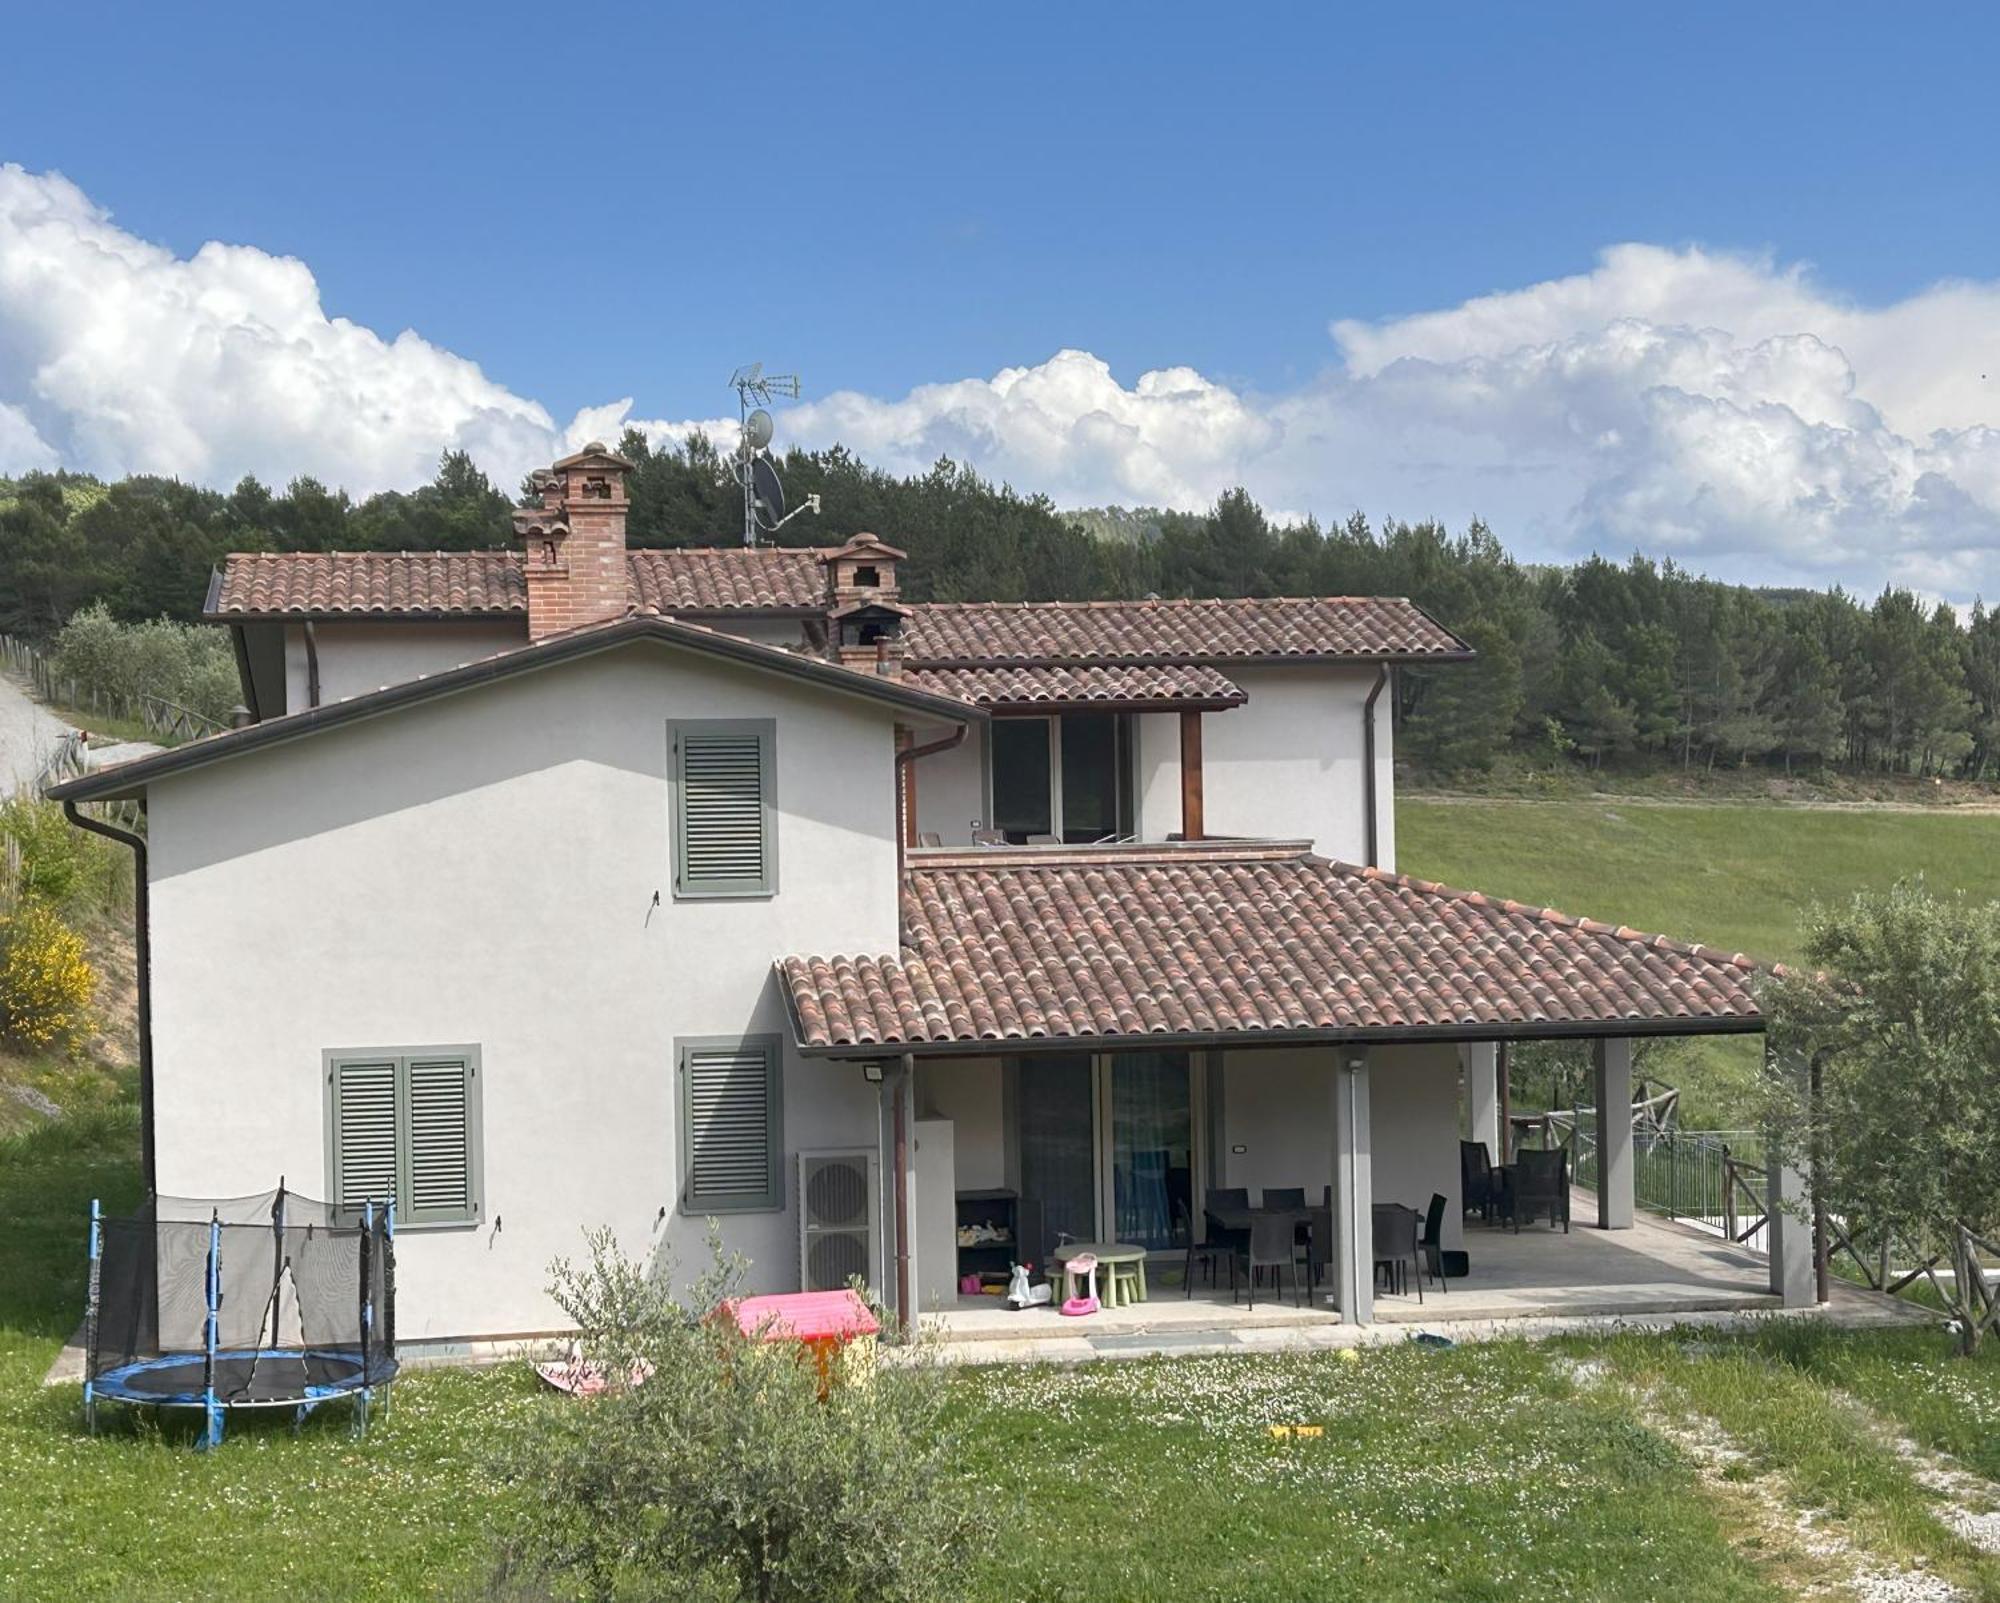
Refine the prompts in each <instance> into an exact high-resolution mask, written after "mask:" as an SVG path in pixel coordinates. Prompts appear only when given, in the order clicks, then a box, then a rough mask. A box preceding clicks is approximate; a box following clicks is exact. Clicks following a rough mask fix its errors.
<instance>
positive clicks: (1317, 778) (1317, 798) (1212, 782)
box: [1134, 665, 1396, 868]
mask: <svg viewBox="0 0 2000 1603" xmlns="http://www.w3.org/2000/svg"><path fill="white" fill-rule="evenodd" d="M1225 671H1226V672H1227V673H1228V675H1229V677H1230V678H1231V679H1233V680H1234V681H1235V682H1236V683H1237V684H1239V685H1241V686H1242V687H1243V689H1244V691H1245V692H1247V693H1248V695H1249V697H1250V700H1249V702H1248V703H1247V704H1246V705H1244V706H1241V707H1234V708H1231V709H1230V710H1229V711H1228V712H1211V713H1203V714H1202V720H1201V746H1202V810H1203V827H1204V829H1205V831H1206V833H1208V834H1210V835H1246V836H1252V837H1256V838H1258V839H1264V840H1285V839H1300V838H1303V839H1308V840H1310V841H1312V842H1313V849H1314V850H1315V851H1316V852H1318V853H1319V854H1320V855H1321V856H1322V857H1334V858H1339V859H1341V860H1343V861H1345V862H1350V863H1358V862H1362V861H1363V860H1364V859H1365V857H1366V854H1367V850H1368V836H1367V821H1366V814H1365V811H1364V807H1363V801H1364V792H1363V786H1362V763H1361V753H1362V728H1361V713H1362V708H1363V706H1364V705H1365V704H1366V702H1367V700H1368V692H1369V691H1370V690H1371V689H1373V688H1374V685H1375V670H1374V669H1373V668H1350V667H1323V666H1299V667H1250V668H1246V667H1239V666H1236V665H1231V666H1230V667H1229V668H1228V669H1227V670H1225ZM1390 699H1391V698H1390V696H1389V693H1388V692H1387V691H1386V690H1385V691H1384V692H1383V694H1382V696H1381V698H1380V699H1379V700H1378V701H1377V703H1376V707H1375V778H1376V819H1377V851H1376V859H1377V861H1378V863H1379V864H1380V865H1381V866H1382V867H1384V868H1393V867H1394V866H1395V863H1396V835H1395V817H1396V809H1395V742H1394V738H1393V736H1392V734H1391V732H1390V727H1389V726H1390ZM1135 766H1136V772H1135V774H1134V783H1135V784H1136V786H1137V788H1138V791H1139V830H1140V833H1141V835H1142V836H1144V837H1145V838H1146V839H1148V840H1164V839H1165V838H1166V837H1167V836H1168V835H1169V834H1171V833H1174V832H1175V831H1177V830H1179V829H1180V827H1181V758H1180V724H1179V715H1178V714H1173V713H1148V714H1146V715H1145V716H1144V717H1142V718H1141V719H1140V720H1139V741H1138V747H1137V756H1136V763H1135Z"/></svg>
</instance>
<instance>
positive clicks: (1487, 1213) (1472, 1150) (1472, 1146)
mask: <svg viewBox="0 0 2000 1603" xmlns="http://www.w3.org/2000/svg"><path fill="white" fill-rule="evenodd" d="M1496 1180H1497V1177H1496V1176H1495V1175H1494V1173H1493V1154H1492V1153H1490V1152H1488V1151H1487V1150H1486V1143H1485V1142H1484V1141H1461V1142H1459V1144H1458V1187H1459V1191H1458V1200H1459V1204H1460V1206H1461V1207H1462V1208H1463V1209H1464V1211H1465V1212H1467V1213H1472V1212H1474V1211H1477V1213H1478V1214H1479V1217H1480V1218H1482V1219H1483V1220H1485V1221H1486V1223H1488V1224H1491V1223H1492V1222H1493V1212H1494V1208H1495V1206H1496V1205H1497V1204H1498V1203H1499V1201H1500V1187H1499V1185H1498V1184H1497V1183H1496Z"/></svg>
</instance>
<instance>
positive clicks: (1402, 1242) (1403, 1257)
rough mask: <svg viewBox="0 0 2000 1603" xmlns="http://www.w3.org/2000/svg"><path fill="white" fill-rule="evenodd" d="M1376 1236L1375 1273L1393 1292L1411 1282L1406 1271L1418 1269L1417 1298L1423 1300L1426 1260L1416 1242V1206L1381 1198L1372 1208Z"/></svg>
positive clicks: (1371, 1221)
mask: <svg viewBox="0 0 2000 1603" xmlns="http://www.w3.org/2000/svg"><path fill="white" fill-rule="evenodd" d="M1370 1224H1371V1226H1372V1227H1373V1231H1374V1237H1375V1273H1376V1276H1377V1277H1378V1278H1379V1279H1381V1280H1383V1281H1384V1282H1385V1284H1386V1288H1387V1290H1388V1291H1389V1293H1390V1295H1392V1296H1395V1295H1398V1294H1400V1293H1401V1292H1402V1291H1403V1290H1404V1289H1405V1288H1406V1287H1407V1286H1408V1285H1409V1283H1410V1282H1409V1276H1408V1273H1407V1271H1408V1270H1410V1269H1414V1270H1416V1272H1417V1277H1416V1278H1417V1301H1418V1302H1422V1301H1423V1300H1424V1275H1423V1260H1422V1258H1421V1257H1420V1256H1419V1247H1418V1242H1417V1210H1416V1209H1415V1208H1406V1207H1404V1206H1403V1204H1402V1203H1400V1202H1378V1203H1376V1204H1375V1206H1374V1208H1373V1209H1372V1210H1371V1218H1370Z"/></svg>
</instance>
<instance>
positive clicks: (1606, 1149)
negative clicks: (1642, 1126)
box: [1591, 1038, 1632, 1230]
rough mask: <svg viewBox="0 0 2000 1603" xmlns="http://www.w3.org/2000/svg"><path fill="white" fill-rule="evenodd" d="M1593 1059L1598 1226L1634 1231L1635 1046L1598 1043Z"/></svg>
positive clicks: (1625, 1041)
mask: <svg viewBox="0 0 2000 1603" xmlns="http://www.w3.org/2000/svg"><path fill="white" fill-rule="evenodd" d="M1591 1056H1592V1059H1593V1063H1594V1066H1595V1068H1596V1071H1597V1073H1596V1079H1597V1224H1598V1228H1599V1229H1602V1230H1630V1229H1631V1228H1632V1042H1631V1041H1630V1039H1628V1038H1620V1039H1617V1040H1610V1041H1598V1042H1596V1043H1594V1044H1593V1047H1592V1051H1591Z"/></svg>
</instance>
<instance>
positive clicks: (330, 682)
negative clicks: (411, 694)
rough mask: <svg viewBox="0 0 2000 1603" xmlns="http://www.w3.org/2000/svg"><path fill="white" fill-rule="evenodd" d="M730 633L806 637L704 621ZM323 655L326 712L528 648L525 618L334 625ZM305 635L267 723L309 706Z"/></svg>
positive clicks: (801, 632)
mask: <svg viewBox="0 0 2000 1603" xmlns="http://www.w3.org/2000/svg"><path fill="white" fill-rule="evenodd" d="M703 621H704V622H705V623H706V624H707V625H708V626H709V627H711V628H714V629H717V630H719V631H721V632H723V633H726V634H733V635H740V636H742V637H743V638H744V639H746V640H757V641H761V642H763V643H764V644H765V645H773V646H797V645H798V644H799V643H800V642H801V641H802V640H803V639H804V638H805V628H804V625H803V624H801V623H800V621H799V620H798V619H797V618H763V617H755V616H750V617H743V618H731V617H718V618H713V619H704V620H703ZM313 640H314V643H315V644H316V645H317V646H318V648H319V686H320V688H319V699H320V703H321V705H323V706H324V705H326V704H327V703H329V702H335V701H343V700H345V699H346V698H348V697H349V696H358V695H361V694H363V693H365V692H367V691H370V690H380V689H381V688H382V687H383V686H384V685H395V684H401V683H402V682H403V681H404V680H406V679H414V678H416V677H417V676H418V675H419V674H427V673H438V672H441V671H442V670H444V669H446V668H456V667H457V666H458V665H459V664H460V663H464V662H476V661H478V660H479V659H480V658H481V657H490V656H492V655H493V654H494V653H495V652H496V651H509V650H512V649H513V648H514V647H516V646H525V645H526V644H527V643H528V620H527V617H526V616H525V615H519V616H515V617H510V618H482V619H472V618H468V619H462V620H457V621H451V620H429V619H427V620H423V621H417V620H410V621H407V622H391V621H387V620H382V619H355V620H352V621H349V620H346V619H335V620H332V621H329V622H324V623H316V624H314V625H313ZM307 690H308V665H307V662H306V638H305V629H304V627H303V626H302V625H300V624H296V623H293V624H287V625H285V705H284V706H283V707H282V708H275V709H272V708H267V709H266V710H265V714H264V715H265V716H266V717H267V718H268V717H274V716H276V714H277V713H278V712H297V711H299V709H300V708H302V707H305V706H308V705H309V704H310V701H309V697H308V695H307Z"/></svg>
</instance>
